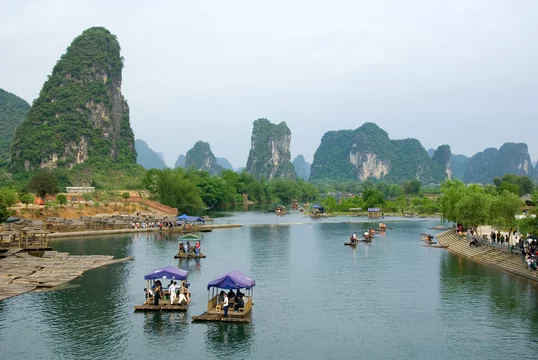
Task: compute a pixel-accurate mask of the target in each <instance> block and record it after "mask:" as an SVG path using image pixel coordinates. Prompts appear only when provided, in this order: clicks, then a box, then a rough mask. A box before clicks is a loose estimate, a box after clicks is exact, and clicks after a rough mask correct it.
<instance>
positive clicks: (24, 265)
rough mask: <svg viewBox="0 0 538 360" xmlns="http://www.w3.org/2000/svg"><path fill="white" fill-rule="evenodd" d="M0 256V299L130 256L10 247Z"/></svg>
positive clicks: (47, 286)
mask: <svg viewBox="0 0 538 360" xmlns="http://www.w3.org/2000/svg"><path fill="white" fill-rule="evenodd" d="M6 255H8V256H7V257H5V258H4V259H0V300H4V299H7V298H10V297H12V296H16V295H20V294H24V293H27V292H29V291H32V290H36V289H40V288H53V287H55V286H58V285H60V284H63V283H65V282H68V281H71V280H73V279H76V278H78V277H79V276H81V275H82V274H83V273H84V272H85V271H88V270H91V269H95V268H98V267H101V266H104V265H110V264H115V263H119V262H123V261H127V260H132V259H133V257H132V256H129V257H127V258H123V259H113V258H114V257H113V256H106V255H89V256H74V255H69V254H68V253H64V252H57V251H45V252H44V253H43V256H42V257H36V256H31V255H29V254H27V253H25V252H22V250H20V251H16V249H11V250H9V251H8V252H7V253H4V256H6Z"/></svg>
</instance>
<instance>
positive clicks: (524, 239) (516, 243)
mask: <svg viewBox="0 0 538 360" xmlns="http://www.w3.org/2000/svg"><path fill="white" fill-rule="evenodd" d="M455 232H456V233H457V234H458V235H459V236H460V237H461V236H466V239H467V241H468V242H469V246H480V245H486V246H492V247H495V248H496V249H497V250H500V251H502V252H506V253H509V254H515V255H521V261H522V263H524V264H525V265H526V267H527V269H528V270H530V271H533V272H535V271H537V270H538V241H537V239H535V238H533V237H528V236H523V235H522V234H519V233H518V232H514V233H513V234H510V233H507V234H505V233H502V232H501V231H499V230H497V231H494V230H493V229H491V231H490V234H489V236H488V235H483V236H482V238H480V237H479V235H478V234H477V233H476V232H474V231H473V230H472V229H467V231H465V232H464V231H463V229H462V227H461V226H458V227H457V228H456V229H455ZM511 235H512V236H511Z"/></svg>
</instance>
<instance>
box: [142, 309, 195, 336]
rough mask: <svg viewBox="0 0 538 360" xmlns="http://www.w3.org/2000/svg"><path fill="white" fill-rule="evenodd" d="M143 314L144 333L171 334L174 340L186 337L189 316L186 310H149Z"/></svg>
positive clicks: (150, 334) (154, 334) (151, 334)
mask: <svg viewBox="0 0 538 360" xmlns="http://www.w3.org/2000/svg"><path fill="white" fill-rule="evenodd" d="M137 315H140V316H144V333H146V334H147V335H149V336H151V337H154V336H157V337H160V338H162V336H167V335H170V334H173V338H174V341H176V340H182V339H184V338H186V337H188V332H189V323H190V318H189V316H188V314H187V312H160V311H157V312H149V313H144V314H137Z"/></svg>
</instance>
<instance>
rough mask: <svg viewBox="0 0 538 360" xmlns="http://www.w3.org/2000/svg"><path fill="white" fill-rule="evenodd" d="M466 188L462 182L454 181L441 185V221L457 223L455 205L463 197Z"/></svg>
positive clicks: (447, 181)
mask: <svg viewBox="0 0 538 360" xmlns="http://www.w3.org/2000/svg"><path fill="white" fill-rule="evenodd" d="M466 190H467V188H466V187H465V184H464V183H463V181H461V180H458V179H454V180H446V181H445V182H443V184H441V194H442V195H441V198H440V199H439V203H440V205H441V213H442V216H443V220H446V221H453V222H458V211H457V208H456V207H457V205H458V203H459V202H460V201H461V199H462V198H463V197H464V196H465V193H466Z"/></svg>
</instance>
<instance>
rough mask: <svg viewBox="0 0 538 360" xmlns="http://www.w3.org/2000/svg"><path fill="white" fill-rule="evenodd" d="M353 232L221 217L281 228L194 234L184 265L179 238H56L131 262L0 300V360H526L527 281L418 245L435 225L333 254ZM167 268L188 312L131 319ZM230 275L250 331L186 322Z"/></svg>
mask: <svg viewBox="0 0 538 360" xmlns="http://www.w3.org/2000/svg"><path fill="white" fill-rule="evenodd" d="M357 221H365V220H364V219H363V220H359V218H346V217H338V218H327V219H320V220H312V221H311V220H310V219H309V218H306V217H302V216H300V215H299V214H298V213H293V214H290V215H287V216H285V217H276V216H275V215H274V214H271V213H262V212H237V213H230V214H229V216H228V217H222V218H219V219H217V222H220V223H243V224H257V223H265V224H271V223H272V224H276V223H277V222H278V223H279V225H278V226H276V225H275V226H244V227H242V228H238V229H226V230H215V231H213V232H212V233H205V234H203V238H202V251H203V252H204V253H205V254H206V255H207V258H206V259H202V260H189V261H178V260H174V259H173V256H174V255H175V254H176V253H177V239H176V237H168V236H162V235H158V234H135V235H124V236H113V237H111V236H106V237H98V238H84V239H81V238H79V239H69V240H67V239H66V240H55V241H53V244H52V245H53V246H54V248H55V249H56V250H59V251H67V252H70V253H71V254H109V255H114V256H116V257H125V256H129V255H133V256H134V257H135V260H134V261H130V262H126V263H122V264H116V265H112V266H108V267H104V268H100V269H95V270H92V271H89V272H87V273H86V274H84V275H83V276H82V277H81V278H79V279H77V280H75V281H73V282H71V283H69V285H68V286H66V287H65V288H64V289H62V290H57V291H46V292H40V293H29V294H25V295H22V296H19V297H15V298H11V299H9V300H6V301H3V302H0V358H2V359H135V358H136V359H150V358H158V359H177V358H185V359H211V358H220V359H244V358H249V359H290V358H297V359H308V358H310V359H358V358H363V359H431V358H435V359H505V358H512V359H524V358H531V357H532V358H535V357H536V355H537V354H538V286H537V285H538V284H537V283H534V282H531V281H529V280H526V279H522V278H519V277H517V276H513V275H510V274H507V273H504V272H501V271H498V270H494V269H491V268H488V267H485V266H483V265H479V264H476V263H473V262H471V261H468V260H466V259H464V258H460V257H458V256H455V255H452V254H450V253H448V252H447V251H445V250H442V249H430V248H425V247H421V246H420V245H421V243H420V242H419V240H418V239H419V234H420V233H421V232H425V231H427V230H426V229H427V228H428V227H430V226H433V225H437V224H438V222H439V221H438V220H415V221H405V220H404V219H401V220H399V221H396V219H394V220H387V224H388V225H389V226H393V227H394V230H389V231H387V233H386V235H385V236H381V237H377V238H376V239H375V240H374V241H373V242H372V243H371V244H360V245H359V246H358V247H357V248H356V249H353V248H350V247H348V246H344V245H343V242H344V241H346V240H347V238H348V237H349V235H350V234H351V233H352V232H353V231H357V233H358V234H359V233H360V232H361V230H364V229H365V228H367V225H366V224H364V223H358V222H357ZM389 221H393V222H389ZM284 223H295V224H293V225H284ZM297 223H302V224H297ZM165 265H176V266H179V267H181V268H183V269H186V270H188V271H189V272H190V275H189V282H190V284H191V291H192V293H193V301H192V303H191V307H190V309H189V310H188V312H187V313H186V314H185V313H183V314H179V313H177V314H171V313H148V314H144V313H134V312H133V306H134V305H137V304H141V303H142V302H143V300H144V292H143V288H144V287H145V282H144V280H143V276H144V274H146V273H148V272H149V271H151V270H152V269H155V268H158V267H161V266H165ZM233 269H237V270H240V271H243V272H245V273H246V274H248V275H250V276H251V277H253V278H254V279H255V280H256V284H257V285H256V287H255V289H254V303H255V305H254V308H253V321H252V323H251V324H216V323H202V324H191V320H190V317H191V316H192V315H198V314H201V313H203V312H204V310H205V307H206V301H207V291H206V284H207V283H208V282H209V281H210V280H212V279H214V278H215V277H217V276H218V275H220V274H221V273H223V272H227V271H230V270H233Z"/></svg>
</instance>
